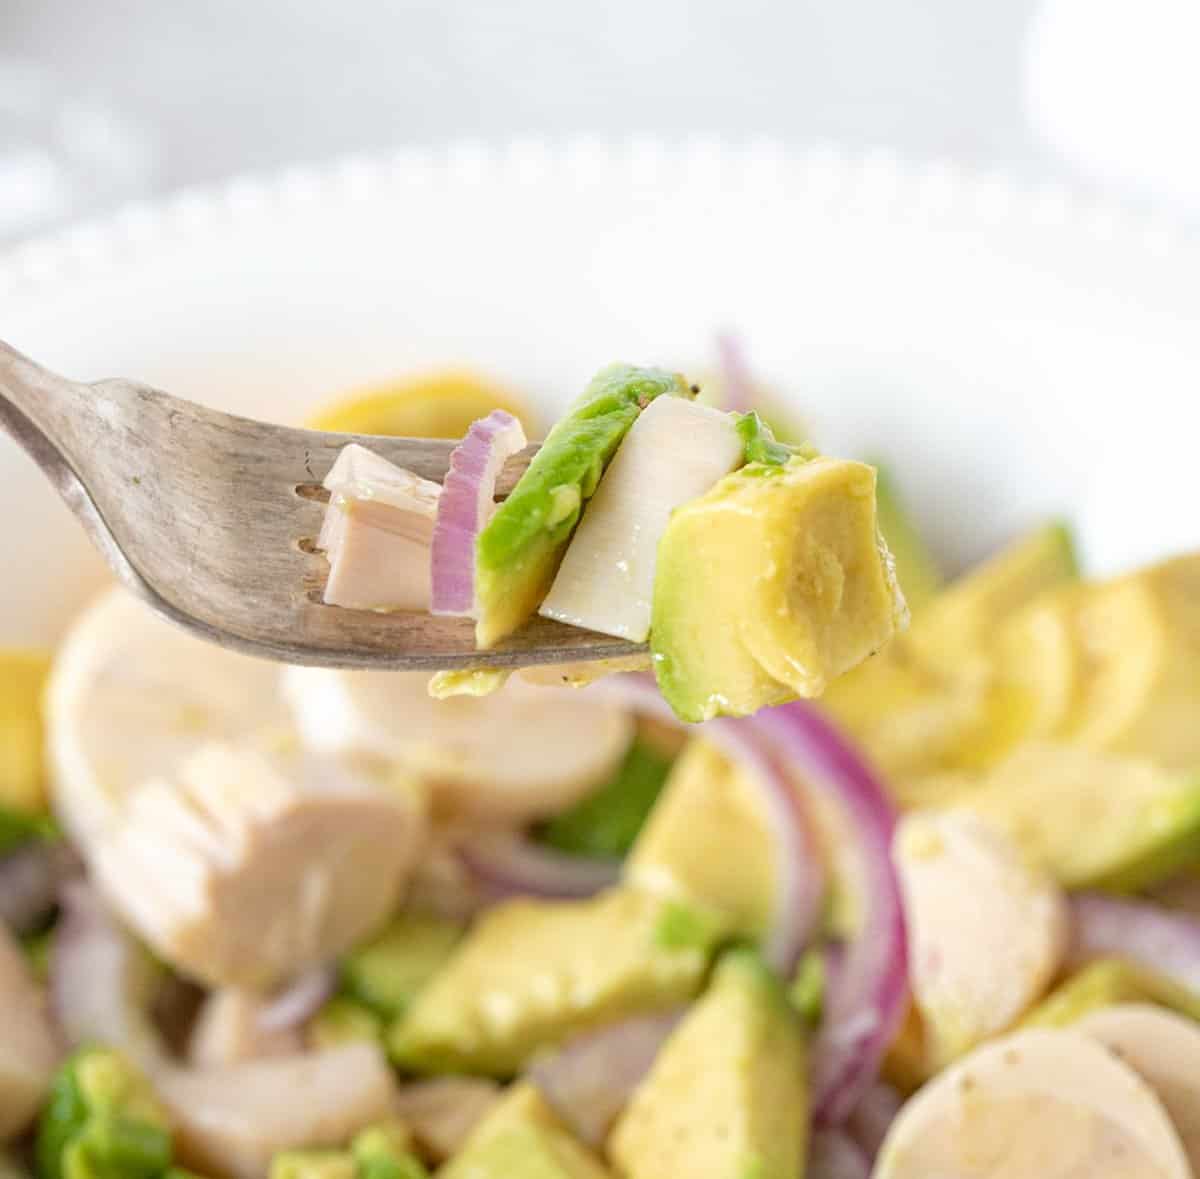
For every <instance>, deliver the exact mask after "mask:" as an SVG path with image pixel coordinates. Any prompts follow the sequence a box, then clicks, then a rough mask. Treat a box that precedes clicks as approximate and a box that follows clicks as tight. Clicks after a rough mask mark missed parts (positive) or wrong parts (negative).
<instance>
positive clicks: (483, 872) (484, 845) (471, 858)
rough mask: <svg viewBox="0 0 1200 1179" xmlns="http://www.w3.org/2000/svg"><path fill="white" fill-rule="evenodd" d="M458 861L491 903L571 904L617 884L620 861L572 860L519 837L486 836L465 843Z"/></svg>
mask: <svg viewBox="0 0 1200 1179" xmlns="http://www.w3.org/2000/svg"><path fill="white" fill-rule="evenodd" d="M457 851H458V855H459V858H460V859H461V861H462V863H463V864H464V866H465V867H466V869H467V871H468V872H469V873H470V874H471V876H472V878H473V879H474V881H475V883H476V884H477V885H478V886H479V887H480V889H481V890H482V891H483V892H485V893H486V894H487V896H488V897H489V898H490V899H491V900H494V901H496V900H503V899H505V898H507V897H516V896H534V897H545V898H547V899H549V900H555V899H558V900H570V899H572V898H585V897H590V896H595V894H596V893H598V892H600V891H601V890H602V889H605V888H609V887H611V886H612V885H614V884H616V883H617V881H618V879H619V878H620V875H621V865H620V863H619V862H618V861H616V860H597V859H587V858H585V857H582V856H568V855H564V854H563V853H562V852H558V851H554V850H553V849H552V848H548V847H542V846H541V845H540V844H536V843H534V842H533V841H532V840H530V839H526V838H525V837H524V836H521V835H510V834H505V833H490V832H489V833H486V834H480V835H477V836H474V837H472V838H470V839H467V840H466V841H464V842H463V843H461V844H460V845H459V847H458V849H457Z"/></svg>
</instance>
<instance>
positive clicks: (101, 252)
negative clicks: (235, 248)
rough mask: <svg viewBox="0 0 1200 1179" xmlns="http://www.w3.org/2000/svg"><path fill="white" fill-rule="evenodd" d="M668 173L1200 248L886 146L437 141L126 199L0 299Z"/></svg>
mask: <svg viewBox="0 0 1200 1179" xmlns="http://www.w3.org/2000/svg"><path fill="white" fill-rule="evenodd" d="M668 164H669V165H672V166H675V167H681V168H683V169H685V170H688V171H691V172H695V173H700V174H702V175H705V176H706V177H711V176H714V175H723V176H724V177H725V178H726V179H728V178H729V177H731V176H734V175H737V176H739V177H741V176H745V177H749V178H750V180H751V181H753V178H754V177H758V178H759V180H760V181H766V180H767V179H768V178H770V177H772V176H774V177H775V178H776V179H778V178H779V176H780V174H781V173H782V172H784V171H789V172H790V173H791V174H792V176H793V177H794V178H799V179H800V180H801V181H802V183H803V184H804V185H805V186H806V187H807V189H808V190H809V191H812V192H815V193H816V194H817V195H818V196H819V198H820V199H823V200H825V201H827V202H829V203H831V204H836V205H839V206H842V207H852V208H854V209H856V210H860V211H861V212H863V213H867V214H870V215H872V216H873V217H875V218H880V217H882V218H884V219H888V218H897V219H898V218H900V217H901V216H904V215H906V214H909V213H911V212H912V211H913V209H914V207H916V208H919V209H920V210H923V211H924V212H925V213H926V214H931V215H936V216H940V217H947V218H950V217H953V218H954V219H955V220H957V221H959V222H964V221H965V222H966V223H968V224H974V225H976V226H977V227H979V228H981V229H984V228H988V227H992V228H998V227H1000V226H1004V225H1008V226H1017V227H1019V228H1024V229H1026V230H1029V231H1032V230H1038V231H1041V232H1046V231H1049V232H1051V233H1065V232H1072V233H1082V234H1083V235H1085V236H1086V237H1087V238H1089V239H1091V240H1092V241H1093V242H1094V243H1095V244H1096V245H1097V246H1101V247H1102V246H1104V245H1108V246H1110V247H1117V246H1123V247H1124V248H1126V249H1132V250H1133V251H1135V252H1137V253H1142V254H1144V255H1146V256H1147V258H1148V259H1149V258H1152V259H1154V260H1161V259H1163V258H1166V257H1167V256H1169V255H1171V254H1172V252H1173V251H1174V250H1175V249H1176V248H1178V247H1179V246H1180V245H1182V244H1184V243H1187V244H1189V245H1192V246H1194V247H1195V246H1200V227H1192V226H1191V225H1190V224H1189V223H1188V222H1186V221H1184V220H1183V219H1180V218H1178V217H1177V216H1175V215H1173V214H1172V213H1171V211H1170V210H1167V209H1162V208H1156V207H1148V206H1146V205H1145V204H1144V203H1138V202H1135V201H1132V200H1130V201H1126V200H1123V199H1121V198H1120V197H1114V196H1112V195H1101V194H1096V193H1094V192H1090V191H1088V190H1087V189H1085V188H1083V187H1079V186H1072V185H1070V184H1067V183H1065V182H1061V181H1058V180H1040V181H1039V180H1030V179H1027V178H1024V177H1022V176H1020V175H1018V174H1017V173H1015V172H1011V171H1008V170H1005V169H1003V168H1001V167H993V166H980V165H976V164H972V163H962V162H958V161H956V160H954V159H952V158H951V157H949V156H942V157H929V158H919V157H905V156H902V155H901V154H899V153H898V152H896V151H894V150H892V149H890V148H882V147H881V148H853V147H848V146H843V145H838V144H836V143H829V142H818V143H812V144H809V145H807V146H803V145H802V146H792V145H789V144H786V143H785V142H783V141H782V140H778V139H774V138H769V137H762V136H756V137H748V138H744V139H741V138H728V137H713V136H690V137H670V138H668V137H658V136H645V135H641V136H638V135H634V136H626V137H616V138H602V137H595V136H589V135H579V136H573V137H567V138H564V139H561V140H554V141H550V140H543V139H531V138H511V139H507V140H497V141H494V142H486V143H485V142H483V141H476V140H451V141H447V142H445V143H443V144H441V145H406V146H400V147H395V148H390V149H383V150H379V151H373V152H361V153H354V154H347V155H341V156H334V157H331V158H328V159H326V160H324V161H319V162H316V163H298V164H291V165H285V166H283V167H280V168H276V169H268V170H262V171H255V170H249V171H244V172H238V173H234V174H233V175H231V176H229V177H227V178H225V179H222V180H218V181H214V182H211V183H205V184H200V185H193V186H187V187H182V188H178V189H176V190H174V191H169V192H166V193H163V194H161V195H156V196H153V197H146V198H140V199H136V200H132V201H127V202H125V203H123V204H120V205H118V206H116V207H115V208H113V209H111V210H109V211H107V212H103V213H100V214H98V215H95V216H89V217H87V218H85V219H83V220H79V221H75V222H68V223H66V224H64V225H62V226H60V227H57V228H54V229H52V230H50V231H47V232H43V233H37V234H35V235H34V236H32V237H31V238H28V239H25V240H18V241H17V242H15V243H11V244H9V245H8V246H6V247H4V248H2V249H0V299H4V298H6V297H9V296H12V295H20V296H22V297H30V296H39V295H44V294H46V293H47V292H51V293H52V292H53V291H54V289H55V288H57V287H60V286H62V285H63V284H67V283H71V282H73V281H82V280H85V279H87V278H89V277H91V276H93V275H94V274H96V273H98V272H100V271H101V270H104V269H109V268H111V267H113V266H114V265H116V266H136V265H137V264H138V262H139V260H140V259H141V258H143V257H145V256H146V255H147V254H148V253H150V252H152V251H154V250H156V249H159V248H161V247H162V246H164V245H167V244H170V243H181V242H186V241H187V240H188V239H194V238H197V237H201V236H203V235H204V234H207V233H211V232H214V231H219V230H220V229H222V228H223V227H226V228H228V227H232V226H236V225H237V224H239V223H241V222H244V221H247V220H250V219H252V218H261V217H264V216H266V217H270V216H271V215H272V214H273V213H275V212H282V211H284V210H286V209H289V208H294V207H296V206H298V205H300V206H305V205H307V206H309V207H312V206H315V205H317V204H321V203H324V204H326V205H328V206H329V207H330V208H335V207H337V206H338V205H340V204H344V203H345V202H354V201H364V200H373V199H377V198H379V196H380V195H381V194H382V193H385V192H389V191H392V190H402V189H403V186H404V185H406V184H413V183H422V184H427V183H469V184H471V185H476V186H482V185H484V184H489V183H497V182H504V181H510V182H511V181H514V180H519V179H521V178H524V179H526V180H528V179H529V178H530V177H531V176H534V175H539V174H545V173H548V172H554V173H557V174H559V175H560V176H562V177H563V178H564V179H570V180H572V181H573V182H574V183H576V184H578V183H580V182H581V181H582V182H583V183H585V184H586V183H587V182H588V181H589V180H593V181H594V180H596V179H603V178H605V177H609V176H611V175H613V174H615V171H616V170H617V169H620V170H621V171H622V172H623V173H624V174H627V175H628V174H631V169H635V168H639V169H643V170H644V169H646V168H647V167H650V168H662V167H663V166H664V165H668Z"/></svg>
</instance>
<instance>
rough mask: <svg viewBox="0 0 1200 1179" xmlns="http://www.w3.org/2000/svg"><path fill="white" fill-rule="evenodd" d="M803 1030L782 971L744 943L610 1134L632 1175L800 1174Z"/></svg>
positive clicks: (636, 1178) (741, 1177)
mask: <svg viewBox="0 0 1200 1179" xmlns="http://www.w3.org/2000/svg"><path fill="white" fill-rule="evenodd" d="M806 1073H807V1060H806V1049H805V1037H804V1030H803V1027H802V1024H801V1021H800V1017H799V1016H798V1015H797V1013H796V1012H795V1011H794V1010H793V1009H792V1007H791V1005H790V1004H789V1002H788V999H787V995H786V993H785V992H784V989H783V987H782V986H781V984H780V983H779V981H778V979H776V978H775V976H774V975H773V974H772V973H771V972H770V970H768V968H767V967H766V966H765V965H764V964H763V962H762V961H761V959H759V958H758V956H757V955H755V954H753V953H751V952H749V951H746V950H737V951H733V952H731V953H729V954H726V955H725V956H724V957H723V958H722V959H721V961H720V963H719V964H718V966H717V969H716V972H715V973H714V976H713V981H712V983H711V985H710V986H709V988H708V990H707V991H706V992H705V994H704V997H703V998H702V999H700V1001H699V1002H697V1003H696V1004H695V1005H694V1006H693V1007H692V1008H691V1010H690V1011H689V1012H688V1013H687V1015H685V1016H684V1018H683V1021H682V1022H681V1023H680V1024H679V1026H678V1027H677V1028H676V1029H675V1031H674V1032H673V1033H672V1034H671V1037H670V1038H669V1039H668V1040H667V1042H666V1043H665V1044H664V1045H663V1047H662V1048H661V1049H660V1050H659V1054H658V1058H657V1060H656V1061H655V1063H654V1067H653V1068H652V1069H651V1070H650V1073H649V1075H648V1076H647V1077H646V1079H645V1080H644V1081H642V1083H641V1084H640V1085H639V1086H638V1087H637V1089H635V1090H634V1093H633V1096H632V1098H631V1099H630V1101H629V1104H628V1105H627V1106H626V1108H625V1111H624V1113H623V1114H622V1115H621V1117H620V1118H619V1119H618V1121H617V1124H616V1126H615V1127H614V1129H613V1132H612V1135H611V1137H610V1138H609V1144H608V1145H609V1154H610V1156H611V1157H612V1160H613V1162H614V1163H615V1164H616V1168H617V1170H618V1171H619V1172H620V1173H621V1174H622V1175H624V1176H627V1177H628V1179H663V1177H664V1176H668V1175H678V1176H684V1175H687V1176H695V1177H697V1179H699V1177H701V1176H703V1177H704V1179H709V1177H711V1179H750V1177H753V1179H800V1176H801V1174H802V1171H803V1159H804V1157H805V1154H806V1153H807V1126H808V1112H809V1111H808V1094H807V1084H806V1079H805V1078H806Z"/></svg>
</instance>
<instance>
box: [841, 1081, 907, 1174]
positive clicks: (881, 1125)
mask: <svg viewBox="0 0 1200 1179" xmlns="http://www.w3.org/2000/svg"><path fill="white" fill-rule="evenodd" d="M903 1104H904V1098H903V1097H901V1096H900V1094H899V1093H897V1092H896V1090H895V1089H893V1088H892V1087H891V1085H889V1084H888V1083H887V1082H886V1081H876V1082H875V1084H873V1085H870V1086H868V1087H867V1091H866V1092H865V1093H864V1094H863V1095H862V1097H860V1098H859V1101H858V1104H857V1105H856V1106H855V1107H854V1110H853V1112H852V1113H851V1114H850V1117H849V1119H848V1120H847V1122H846V1129H847V1131H849V1133H850V1137H851V1138H853V1139H854V1141H855V1142H856V1143H858V1145H859V1146H860V1147H861V1148H862V1151H863V1153H864V1154H865V1155H866V1156H867V1158H868V1159H869V1160H871V1162H874V1161H875V1156H876V1155H877V1154H878V1153H879V1148H880V1147H881V1146H882V1145H883V1140H884V1139H885V1138H886V1137H887V1132H888V1129H889V1128H890V1127H891V1124H892V1122H893V1121H895V1119H896V1115H897V1114H898V1113H899V1112H900V1107H901V1106H902V1105H903Z"/></svg>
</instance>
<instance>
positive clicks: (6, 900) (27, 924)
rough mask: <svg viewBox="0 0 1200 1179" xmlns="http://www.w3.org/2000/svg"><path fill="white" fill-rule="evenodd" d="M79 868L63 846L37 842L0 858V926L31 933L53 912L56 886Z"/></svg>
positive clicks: (71, 853)
mask: <svg viewBox="0 0 1200 1179" xmlns="http://www.w3.org/2000/svg"><path fill="white" fill-rule="evenodd" d="M80 869H81V865H80V862H79V857H78V856H76V855H75V853H74V851H72V850H71V848H70V847H69V846H68V845H67V844H65V843H60V842H57V841H55V842H53V843H47V842H44V841H41V840H39V841H36V842H34V843H27V844H24V845H23V846H21V847H18V848H15V849H13V850H12V851H10V852H9V853H8V854H7V855H5V856H4V857H3V858H0V924H3V925H7V926H8V928H9V929H11V930H12V931H13V932H14V933H16V934H26V933H33V932H34V931H35V930H36V929H38V928H39V927H40V926H41V925H42V924H43V923H44V922H45V921H46V919H47V918H48V917H49V916H50V914H51V912H52V911H53V909H54V906H55V904H56V903H57V900H58V890H59V886H60V885H61V884H62V883H63V882H64V881H66V880H68V879H70V877H72V876H74V875H77V874H78V873H79V871H80Z"/></svg>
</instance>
